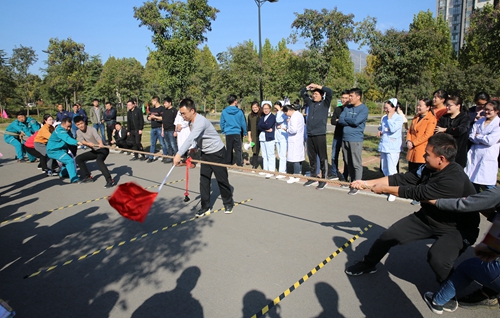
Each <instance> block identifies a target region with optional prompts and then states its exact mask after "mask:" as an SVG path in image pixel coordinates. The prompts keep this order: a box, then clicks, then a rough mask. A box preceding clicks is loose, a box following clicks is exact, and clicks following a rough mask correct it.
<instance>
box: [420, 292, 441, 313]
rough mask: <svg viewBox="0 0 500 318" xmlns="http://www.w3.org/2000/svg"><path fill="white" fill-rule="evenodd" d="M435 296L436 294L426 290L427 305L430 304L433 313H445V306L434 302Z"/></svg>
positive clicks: (425, 299)
mask: <svg viewBox="0 0 500 318" xmlns="http://www.w3.org/2000/svg"><path fill="white" fill-rule="evenodd" d="M433 296H434V294H433V293H432V292H426V293H425V294H424V301H425V303H426V304H427V306H429V309H430V310H431V311H432V312H433V313H435V314H438V315H442V314H443V306H441V305H438V304H436V303H435V302H434V300H433V299H432V298H433Z"/></svg>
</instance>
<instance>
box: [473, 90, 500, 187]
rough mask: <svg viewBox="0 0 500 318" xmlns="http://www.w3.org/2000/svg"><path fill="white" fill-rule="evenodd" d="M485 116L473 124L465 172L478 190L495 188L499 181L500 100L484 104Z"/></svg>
mask: <svg viewBox="0 0 500 318" xmlns="http://www.w3.org/2000/svg"><path fill="white" fill-rule="evenodd" d="M483 111H484V112H485V117H483V118H481V119H479V120H478V121H476V122H475V123H474V125H473V126H472V129H471V132H470V134H469V140H470V141H471V142H472V147H471V148H470V149H469V151H468V153H467V165H466V166H465V173H466V174H467V175H468V176H469V179H470V181H471V182H472V183H473V184H474V187H475V188H476V191H477V192H479V190H480V189H483V190H484V189H489V188H494V187H495V185H496V183H497V174H496V173H493V172H496V171H497V170H498V162H497V158H498V151H499V149H500V148H499V147H500V144H499V143H498V141H499V140H500V127H499V124H500V118H498V113H499V112H500V102H498V101H496V100H492V101H489V102H488V103H487V104H486V106H484V109H483Z"/></svg>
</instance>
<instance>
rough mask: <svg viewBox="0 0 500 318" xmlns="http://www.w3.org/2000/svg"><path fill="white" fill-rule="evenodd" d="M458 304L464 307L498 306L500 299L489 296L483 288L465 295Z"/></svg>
mask: <svg viewBox="0 0 500 318" xmlns="http://www.w3.org/2000/svg"><path fill="white" fill-rule="evenodd" d="M458 305H459V306H460V307H463V308H468V309H473V308H497V309H498V299H497V298H496V297H491V298H490V297H489V296H488V295H486V294H485V293H483V291H482V290H481V289H478V290H476V291H475V292H473V293H472V294H469V295H467V296H464V297H462V298H460V299H459V300H458Z"/></svg>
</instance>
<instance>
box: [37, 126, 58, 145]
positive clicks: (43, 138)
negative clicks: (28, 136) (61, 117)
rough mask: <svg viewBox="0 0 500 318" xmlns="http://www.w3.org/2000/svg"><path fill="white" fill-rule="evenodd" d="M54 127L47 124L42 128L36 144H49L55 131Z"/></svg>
mask: <svg viewBox="0 0 500 318" xmlns="http://www.w3.org/2000/svg"><path fill="white" fill-rule="evenodd" d="M54 129H55V128H54V127H53V126H52V125H49V124H45V125H43V126H42V128H40V130H39V131H38V135H36V137H35V142H39V143H41V144H47V142H48V141H49V138H50V135H52V132H53V131H54Z"/></svg>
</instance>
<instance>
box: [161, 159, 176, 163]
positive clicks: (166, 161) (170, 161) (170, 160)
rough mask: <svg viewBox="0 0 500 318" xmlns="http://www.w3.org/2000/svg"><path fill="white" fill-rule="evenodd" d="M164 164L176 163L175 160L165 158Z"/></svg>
mask: <svg viewBox="0 0 500 318" xmlns="http://www.w3.org/2000/svg"><path fill="white" fill-rule="evenodd" d="M162 161H163V163H172V162H174V160H172V158H163V160H162Z"/></svg>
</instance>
